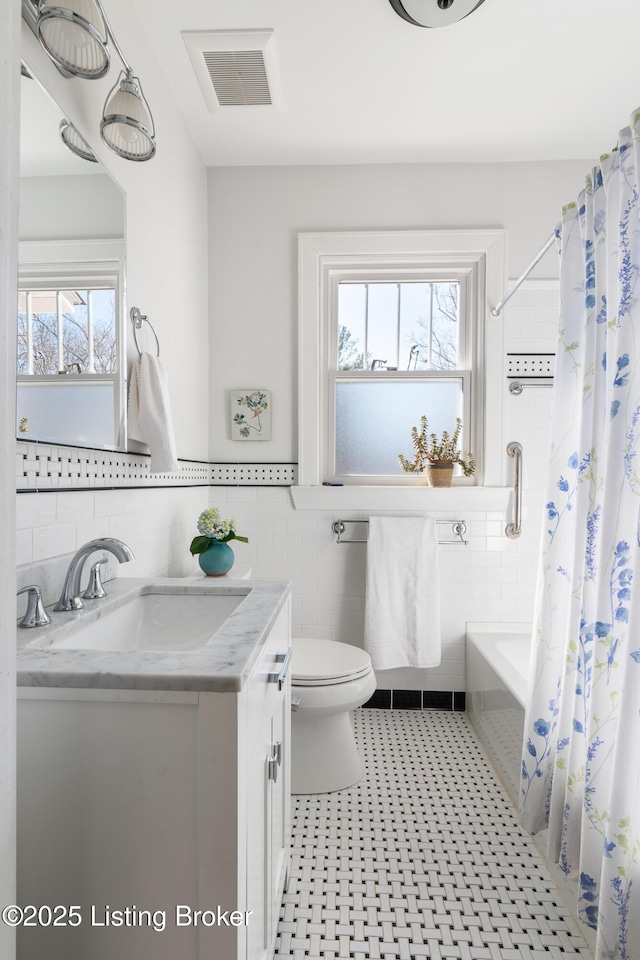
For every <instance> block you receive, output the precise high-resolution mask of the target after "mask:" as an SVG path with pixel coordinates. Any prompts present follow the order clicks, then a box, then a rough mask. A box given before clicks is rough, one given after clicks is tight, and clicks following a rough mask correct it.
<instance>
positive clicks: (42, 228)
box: [19, 174, 125, 240]
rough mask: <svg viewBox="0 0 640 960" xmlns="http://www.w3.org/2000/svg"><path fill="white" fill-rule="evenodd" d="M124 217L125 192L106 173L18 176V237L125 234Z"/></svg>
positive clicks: (79, 237) (76, 237)
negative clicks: (83, 175) (84, 175)
mask: <svg viewBox="0 0 640 960" xmlns="http://www.w3.org/2000/svg"><path fill="white" fill-rule="evenodd" d="M124 217H125V198H124V195H123V193H122V191H121V190H120V189H119V188H118V187H117V186H116V184H115V183H114V182H113V180H112V179H111V178H110V177H108V176H107V175H106V174H102V175H96V176H91V177H89V176H87V177H78V176H67V177H23V178H21V180H20V221H19V237H20V239H21V240H90V239H95V240H108V239H115V238H117V237H124V231H125V222H124Z"/></svg>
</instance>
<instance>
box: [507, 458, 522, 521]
mask: <svg viewBox="0 0 640 960" xmlns="http://www.w3.org/2000/svg"><path fill="white" fill-rule="evenodd" d="M507 453H508V454H509V456H510V457H513V458H514V459H515V461H516V466H515V477H514V482H513V520H512V522H511V523H508V524H507V526H506V528H505V531H504V532H505V534H506V535H507V536H508V537H509V539H510V540H516V539H517V538H518V537H519V536H520V534H521V533H522V528H521V525H520V524H521V520H522V444H521V443H518V442H517V441H516V440H512V441H511V443H508V444H507Z"/></svg>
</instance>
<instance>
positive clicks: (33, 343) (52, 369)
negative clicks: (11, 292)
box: [16, 241, 124, 447]
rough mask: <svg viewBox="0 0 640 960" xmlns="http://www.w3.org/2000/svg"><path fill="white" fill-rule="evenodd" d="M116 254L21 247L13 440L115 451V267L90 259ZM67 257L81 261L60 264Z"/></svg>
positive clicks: (81, 247) (118, 368)
mask: <svg viewBox="0 0 640 960" xmlns="http://www.w3.org/2000/svg"><path fill="white" fill-rule="evenodd" d="M116 249H117V248H116V247H115V244H114V242H110V241H104V242H100V243H94V244H92V243H91V242H85V243H83V244H70V243H67V242H62V243H51V244H33V245H30V244H22V245H21V262H20V279H19V291H18V316H17V326H18V329H17V346H18V349H17V358H16V363H17V381H18V384H17V435H18V437H19V438H22V439H38V440H48V441H58V442H62V443H73V444H80V445H83V444H84V445H88V446H96V447H114V446H118V445H119V444H121V443H122V426H121V421H122V410H123V393H122V391H123V384H124V374H123V370H122V359H121V342H122V336H121V319H120V313H121V311H120V290H121V287H122V284H121V260H110V259H104V260H98V259H97V256H98V255H99V254H101V253H106V254H107V255H108V254H110V253H113V252H115V250H116ZM71 253H73V254H75V255H76V256H78V257H79V256H82V257H83V258H87V259H77V260H76V259H74V260H64V259H63V256H64V255H65V254H66V255H69V254H71ZM47 254H48V255H50V256H51V260H50V261H47V260H46V259H45V256H46V255H47ZM88 255H91V256H92V258H93V257H94V256H95V257H96V259H91V260H89V259H88Z"/></svg>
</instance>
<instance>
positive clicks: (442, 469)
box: [425, 460, 453, 487]
mask: <svg viewBox="0 0 640 960" xmlns="http://www.w3.org/2000/svg"><path fill="white" fill-rule="evenodd" d="M425 473H426V477H427V483H428V484H429V486H430V487H450V486H451V478H452V476H453V463H452V462H451V461H450V460H432V461H431V463H428V464H427V468H426V471H425Z"/></svg>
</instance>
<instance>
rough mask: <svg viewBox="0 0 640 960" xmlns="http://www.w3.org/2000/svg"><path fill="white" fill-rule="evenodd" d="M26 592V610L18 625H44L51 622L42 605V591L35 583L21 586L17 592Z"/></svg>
mask: <svg viewBox="0 0 640 960" xmlns="http://www.w3.org/2000/svg"><path fill="white" fill-rule="evenodd" d="M21 593H27V594H28V597H27V610H26V613H25V615H24V616H23V618H22V620H21V621H20V623H19V624H18V626H20V627H45V626H46V625H47V624H48V623H51V617H50V616H49V614H48V613H47V611H46V610H45V609H44V606H43V605H42V593H41V592H40V587H38V586H36V584H35V583H33V584H31V585H30V586H28V587H21V588H20V589H19V590H18V591H17V594H18V596H19V595H20V594H21Z"/></svg>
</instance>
